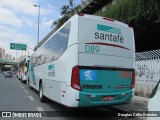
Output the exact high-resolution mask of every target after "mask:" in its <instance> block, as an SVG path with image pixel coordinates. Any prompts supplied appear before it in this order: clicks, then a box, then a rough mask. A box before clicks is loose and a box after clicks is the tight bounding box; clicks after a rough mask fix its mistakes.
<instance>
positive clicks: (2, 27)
mask: <svg viewBox="0 0 160 120" xmlns="http://www.w3.org/2000/svg"><path fill="white" fill-rule="evenodd" d="M68 1H69V0H0V47H2V48H4V49H5V51H6V53H7V54H10V55H12V57H15V58H16V57H17V58H19V57H20V56H21V55H22V51H21V50H11V49H10V43H19V44H27V50H28V51H29V54H30V55H31V54H32V53H33V50H32V49H34V47H35V46H36V44H37V33H38V7H34V6H33V5H40V23H39V41H41V40H42V39H43V38H44V37H45V36H46V35H47V34H48V33H49V32H50V31H51V30H52V29H53V28H51V26H52V23H53V22H54V21H55V20H57V19H58V18H60V17H61V15H60V9H61V7H62V6H63V5H68V4H69V2H68ZM73 2H74V4H75V6H76V5H77V4H80V2H81V0H73Z"/></svg>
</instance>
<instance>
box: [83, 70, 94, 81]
mask: <svg viewBox="0 0 160 120" xmlns="http://www.w3.org/2000/svg"><path fill="white" fill-rule="evenodd" d="M80 79H81V80H96V79H97V72H96V70H81V71H80Z"/></svg>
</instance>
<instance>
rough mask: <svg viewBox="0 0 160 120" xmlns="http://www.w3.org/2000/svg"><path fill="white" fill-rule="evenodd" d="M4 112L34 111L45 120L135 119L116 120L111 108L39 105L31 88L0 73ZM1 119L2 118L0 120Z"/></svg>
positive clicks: (0, 89) (0, 93) (0, 96)
mask: <svg viewBox="0 0 160 120" xmlns="http://www.w3.org/2000/svg"><path fill="white" fill-rule="evenodd" d="M4 111H9V112H10V111H12V112H13V111H18V112H20V113H21V112H29V111H35V112H39V111H41V112H42V115H43V116H45V117H44V118H42V119H45V120H46V119H54V120H56V119H57V120H59V119H60V120H75V119H76V120H88V119H92V120H99V119H104V120H106V119H107V120H108V119H112V120H122V119H123V120H124V119H126V120H128V119H135V118H125V117H124V118H122V117H121V118H117V114H118V111H117V110H116V109H114V108H112V107H90V108H83V109H69V108H67V107H64V106H62V105H60V104H57V103H55V102H53V101H50V100H47V102H46V103H41V102H40V100H39V94H38V92H37V91H36V90H34V89H33V88H30V87H29V86H28V85H26V84H25V83H22V82H21V81H20V80H18V79H17V78H16V74H15V75H13V77H12V78H9V77H7V78H5V77H4V75H3V74H2V73H0V112H4ZM49 111H50V112H49ZM97 111H98V112H97ZM100 113H102V114H100ZM96 114H97V115H96ZM98 114H100V115H98ZM92 115H93V117H92ZM50 116H52V117H50ZM102 116H103V117H102ZM1 119H4V118H0V120H1ZM10 119H17V118H10ZM23 119H24V118H23ZM26 119H27V118H26ZM29 119H31V118H29ZM34 119H35V118H34ZM37 119H40V118H37Z"/></svg>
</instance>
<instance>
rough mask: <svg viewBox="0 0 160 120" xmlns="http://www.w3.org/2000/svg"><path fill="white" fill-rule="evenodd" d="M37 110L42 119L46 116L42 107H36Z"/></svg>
mask: <svg viewBox="0 0 160 120" xmlns="http://www.w3.org/2000/svg"><path fill="white" fill-rule="evenodd" d="M37 110H38V111H39V112H41V113H42V114H43V118H44V119H45V118H46V117H47V114H46V113H45V112H44V110H43V108H42V107H37Z"/></svg>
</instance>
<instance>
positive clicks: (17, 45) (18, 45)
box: [10, 43, 27, 50]
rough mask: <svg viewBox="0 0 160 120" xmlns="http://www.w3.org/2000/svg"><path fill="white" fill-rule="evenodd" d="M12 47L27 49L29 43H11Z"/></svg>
mask: <svg viewBox="0 0 160 120" xmlns="http://www.w3.org/2000/svg"><path fill="white" fill-rule="evenodd" d="M10 49H14V50H26V49H27V45H26V44H17V43H10Z"/></svg>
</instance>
